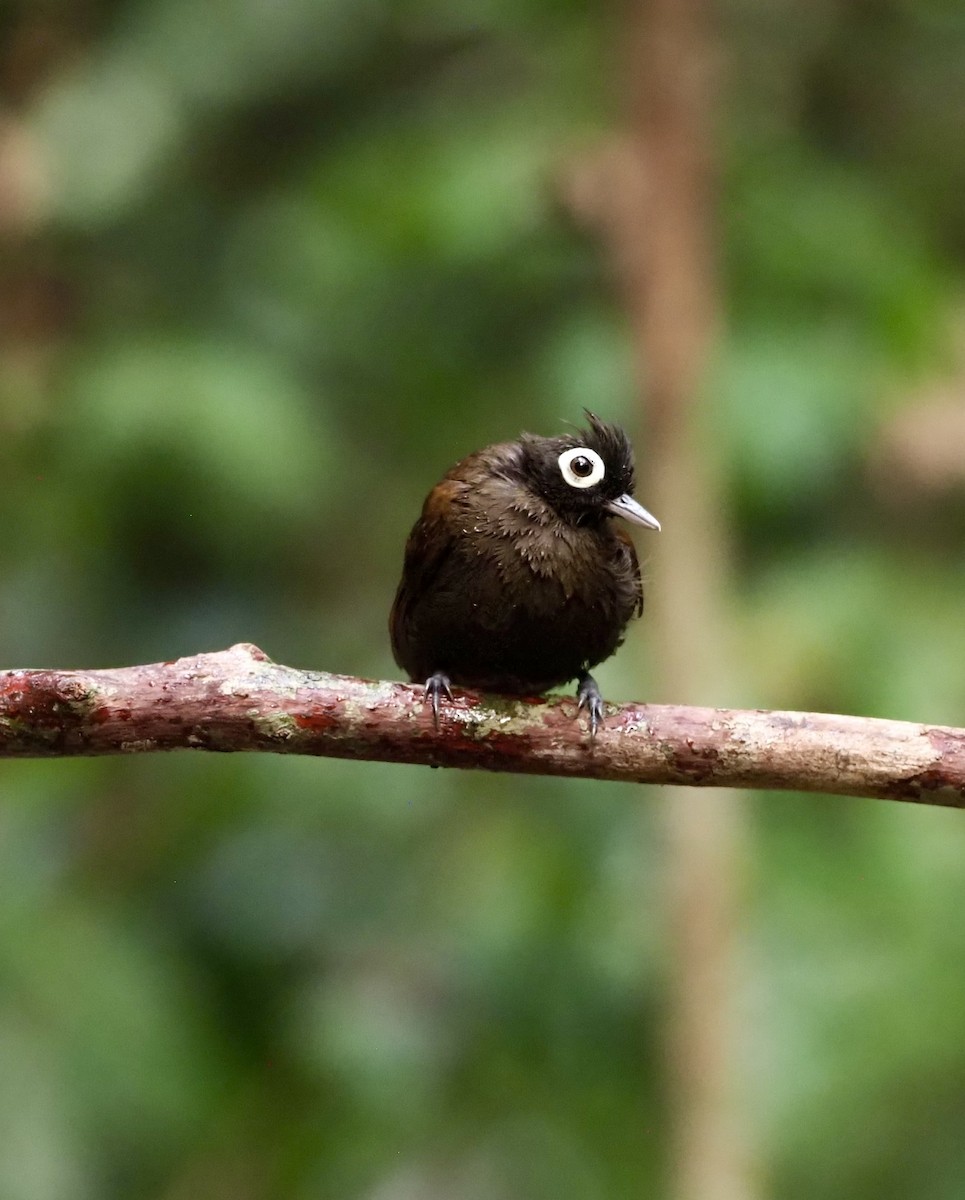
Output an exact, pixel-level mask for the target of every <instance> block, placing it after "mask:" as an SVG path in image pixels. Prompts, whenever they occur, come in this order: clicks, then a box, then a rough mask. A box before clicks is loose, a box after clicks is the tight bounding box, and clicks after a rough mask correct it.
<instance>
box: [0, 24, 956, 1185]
mask: <svg viewBox="0 0 965 1200" xmlns="http://www.w3.org/2000/svg"><path fill="white" fill-rule="evenodd" d="M641 6H642V7H643V8H646V7H647V0H640V4H639V5H638V7H641ZM710 18H711V19H710V21H709V24H708V27H707V33H706V37H707V39H708V42H709V47H710V57H711V58H712V60H713V64H714V78H715V82H714V84H713V90H712V93H711V110H712V111H711V112H710V117H711V120H712V127H713V135H712V138H711V146H712V151H713V160H714V161H713V166H712V169H711V170H710V171H709V173H708V178H710V179H711V181H712V184H711V195H710V200H709V210H710V218H709V219H710V227H711V228H712V237H713V255H712V257H713V261H714V263H715V271H716V283H715V284H714V285H713V291H714V295H715V305H716V307H717V317H716V326H717V336H716V337H715V339H714V346H713V350H712V353H711V355H710V366H709V368H708V371H707V378H706V379H705V387H704V392H703V407H702V414H703V416H702V420H703V422H704V424H705V433H706V434H709V435H710V436H706V437H705V439H704V441H705V444H706V445H707V446H708V447H709V448H710V449H709V451H708V452H707V453H706V454H705V458H704V460H703V462H702V463H701V464H699V465H698V469H699V471H701V472H704V471H706V472H707V474H708V477H709V478H712V479H714V480H715V481H716V482H715V484H714V488H715V491H714V492H713V495H714V496H715V501H714V511H715V514H716V520H717V521H718V522H719V533H718V534H716V535H715V536H716V538H717V540H718V541H720V542H722V543H723V546H724V550H725V552H726V553H725V557H726V559H727V564H728V565H727V568H726V571H725V574H726V575H727V579H728V582H727V583H726V584H725V585H724V587H723V589H722V596H723V599H722V604H723V605H724V606H725V607H724V609H723V612H722V614H721V618H720V619H721V623H722V625H723V626H724V627H725V628H726V630H727V634H728V640H729V642H730V653H731V655H732V656H733V661H734V662H735V663H737V664H739V670H735V672H734V676H733V685H732V686H728V684H727V680H726V678H725V680H724V682H723V684H721V683H720V682H719V681H718V683H717V684H716V686H715V694H714V696H713V699H714V700H716V701H720V702H727V703H730V704H733V705H738V704H750V705H754V706H760V707H781V708H801V709H824V710H831V711H846V712H853V713H860V714H867V715H887V716H890V717H896V718H905V719H909V720H920V721H935V722H940V723H944V724H952V725H956V724H957V725H963V724H965V665H963V664H965V619H963V595H965V556H963V553H962V544H963V537H965V290H963V283H965V210H963V206H962V196H963V195H965V71H963V68H962V64H963V62H965V5H963V4H962V3H961V2H960V0H860V2H859V0H817V2H812V3H809V4H799V3H789V2H788V0H776V2H775V0H723V2H722V3H720V4H719V5H717V6H716V7H715V8H714V10H713V12H712V13H711V14H710ZM631 19H632V15H631V13H630V10H629V9H627V10H624V9H621V8H620V7H619V6H614V7H599V6H596V5H593V4H584V3H579V2H577V0H566V2H563V3H561V2H560V0H552V2H550V0H513V3H508V2H505V0H480V2H478V3H475V4H469V3H466V2H464V0H448V2H443V0H396V2H395V3H388V2H387V0H217V2H211V3H197V2H196V0H2V3H0V471H2V478H3V486H2V488H0V519H2V528H3V538H2V540H0V665H3V666H5V667H13V666H59V667H81V666H83V667H94V666H115V665H122V664H128V663H136V662H149V661H155V660H159V659H167V658H174V657H177V656H179V655H184V654H190V653H195V652H198V651H201V650H214V649H219V648H223V647H226V646H228V645H230V644H231V643H233V642H236V641H241V640H244V641H252V642H255V643H257V644H258V645H260V646H261V647H262V648H263V649H264V650H265V651H266V652H267V653H268V654H270V655H271V656H272V657H273V658H275V659H277V660H279V661H283V662H286V663H290V664H292V665H297V666H304V667H312V668H320V669H326V670H331V671H338V672H345V673H351V674H362V675H371V676H397V674H398V672H397V669H396V668H395V667H394V665H393V663H392V661H391V657H390V653H389V648H388V642H387V636H386V632H385V621H386V616H387V612H388V608H389V605H390V603H391V599H392V594H393V591H394V588H395V584H396V581H397V576H398V572H399V569H400V566H401V553H402V546H403V542H404V539H405V536H406V533H407V532H408V529H409V527H410V525H411V523H412V521H413V520H414V518H415V516H416V514H417V512H418V508H419V505H420V504H421V501H422V498H423V496H424V494H425V492H426V491H427V489H428V487H429V486H430V485H431V484H432V483H433V482H434V481H435V480H436V479H437V478H438V477H439V475H440V474H441V473H442V472H443V471H444V470H445V469H446V468H447V467H448V466H449V465H450V464H451V463H452V462H453V461H455V460H456V459H457V458H459V457H461V456H462V455H464V454H465V453H467V452H469V451H471V450H473V449H476V448H478V447H479V446H482V445H484V444H486V443H488V442H491V441H496V440H501V439H504V438H507V437H512V436H515V435H516V434H517V433H518V432H519V431H520V430H521V429H524V428H525V429H529V430H532V431H536V432H544V433H552V432H555V431H557V430H558V429H559V428H560V427H561V423H562V421H564V420H576V419H578V418H579V416H580V412H581V409H582V407H583V406H584V405H588V406H590V407H592V408H593V409H595V410H596V411H598V412H600V413H603V414H605V415H607V416H611V417H616V418H619V419H624V420H626V421H627V423H628V424H630V425H631V426H632V427H633V428H634V429H635V430H636V432H637V434H638V435H639V436H638V452H639V459H640V480H639V484H638V495H639V496H640V498H641V500H642V501H643V502H644V503H645V504H647V505H649V506H652V507H653V508H654V511H656V512H657V515H658V516H659V517H660V518H661V520H662V521H663V522H664V528H665V530H668V531H670V530H672V529H673V526H674V521H675V513H674V512H672V511H663V510H661V509H658V508H657V503H656V500H655V499H654V497H653V494H652V493H651V492H648V480H649V479H650V477H651V473H652V464H651V463H648V439H647V433H646V431H647V419H646V408H645V403H646V394H645V392H644V402H643V403H644V407H643V408H641V401H640V399H639V396H638V392H639V386H638V381H639V377H640V368H639V359H640V350H639V346H638V345H637V344H636V343H635V337H634V333H633V327H632V322H631V321H628V319H627V316H626V313H625V304H624V299H625V296H624V294H623V290H622V289H621V287H620V286H619V284H618V282H617V280H616V279H615V276H616V275H617V274H618V272H615V271H614V264H615V262H616V260H617V258H618V256H615V255H614V253H613V249H612V246H609V247H608V244H607V240H606V238H605V237H603V236H601V234H600V229H599V225H598V223H597V225H596V226H595V227H594V222H593V221H589V222H588V221H587V220H586V219H585V217H586V213H585V211H584V210H585V207H586V206H585V204H582V203H581V202H580V197H581V196H582V192H581V191H580V186H579V179H580V178H581V176H580V170H581V166H582V165H585V164H586V163H588V162H591V161H594V156H596V155H597V154H598V153H599V149H600V147H601V146H604V145H607V144H610V139H612V138H613V136H614V133H615V131H619V129H620V128H621V127H622V124H623V123H624V121H625V120H626V119H627V118H628V113H629V112H631V110H632V107H633V94H634V86H635V84H634V78H635V73H634V69H633V63H632V62H630V63H628V61H627V50H626V43H627V37H626V32H627V28H628V22H630V21H631ZM641 53H643V54H646V48H645V47H644V48H643V49H642V51H641ZM681 70H682V71H684V72H686V70H687V63H686V62H682V63H681ZM640 72H643V65H641V66H640ZM643 73H645V72H643ZM631 119H632V118H631ZM644 357H645V355H644ZM635 364H636V365H635ZM643 368H644V372H645V370H646V363H645V362H644V364H643ZM659 494H661V495H663V494H666V488H662V490H661V491H660V493H659ZM661 536H663V535H661ZM639 545H640V550H641V555H642V556H643V558H644V559H645V562H646V565H645V574H646V575H647V576H648V577H650V578H652V579H653V587H654V588H657V589H658V590H659V586H660V585H659V563H660V559H659V553H660V551H658V550H657V548H656V546H655V545H654V543H653V542H652V541H647V540H645V538H641V539H640V540H639ZM658 610H659V605H658ZM658 629H659V621H658V620H656V619H654V620H652V621H650V622H648V620H647V619H646V618H645V619H644V621H643V622H642V623H641V624H640V625H638V626H636V627H635V628H634V629H633V630H632V631H631V634H630V638H629V641H628V645H627V648H626V649H625V651H624V652H623V654H622V655H621V656H620V657H618V658H617V659H615V660H614V661H613V662H612V663H609V664H607V665H606V666H605V667H604V668H602V669H601V670H600V672H599V678H600V681H601V685H602V686H603V690H604V694H605V695H607V696H608V697H610V698H611V699H620V698H623V699H657V698H659V699H666V700H677V701H687V702H699V701H700V700H701V699H707V697H705V696H701V695H698V694H692V690H693V689H686V688H684V687H683V685H681V687H680V689H679V690H677V691H675V689H674V687H673V684H672V682H671V683H668V682H667V680H666V678H665V677H664V678H662V680H661V683H660V686H659V689H658V691H659V695H654V689H653V687H652V686H651V684H650V682H649V681H648V680H649V677H648V660H649V659H650V658H651V657H652V655H653V654H654V652H655V651H654V645H653V639H654V638H655V636H656V631H657V630H658ZM677 803H680V801H679V800H678V801H677ZM683 803H686V797H685V798H684V800H683ZM664 804H665V801H664V797H663V794H662V793H661V791H660V790H659V789H650V790H647V791H642V790H639V789H633V788H629V787H625V786H622V785H613V786H611V785H604V784H599V783H581V782H579V781H572V780H571V781H558V780H547V779H534V778H511V777H498V776H492V777H489V776H484V775H478V776H477V775H473V774H458V773H455V772H448V771H428V770H424V769H420V768H415V767H402V766H399V767H397V766H385V765H378V764H366V763H342V762H336V761H327V760H318V761H314V760H299V759H291V760H286V759H284V758H274V757H269V756H259V755H252V756H218V757H214V756H213V757H211V758H206V757H204V756H202V755H169V756H158V757H145V758H139V759H130V760H127V759H120V758H118V759H105V760H102V761H86V762H82V761H61V762H57V761H51V762H39V761H38V762H16V763H15V762H8V763H5V764H4V765H3V767H2V770H0V1197H2V1200H68V1198H69V1200H114V1198H117V1200H142V1198H143V1200H192V1198H194V1197H210V1198H212V1200H222V1198H224V1200H275V1198H278V1200H281V1198H286V1200H289V1198H290V1200H322V1198H329V1197H331V1198H333V1200H354V1198H356V1197H358V1198H360V1200H544V1198H545V1200H550V1198H552V1200H565V1198H569V1197H573V1198H579V1200H604V1198H606V1200H609V1198H611V1197H618V1198H621V1200H622V1198H623V1197H631V1196H644V1197H662V1196H668V1195H671V1194H673V1193H674V1188H675V1184H674V1182H673V1180H674V1178H675V1168H674V1165H673V1162H672V1158H673V1154H674V1151H673V1149H672V1148H673V1146H674V1145H675V1144H676V1145H679V1144H680V1139H679V1137H678V1136H677V1135H676V1134H675V1131H674V1129H673V1127H672V1126H673V1125H674V1123H675V1122H679V1121H680V1120H681V1119H682V1118H681V1113H683V1114H684V1117H685V1115H686V1108H687V1099H686V1096H683V1097H681V1096H679V1095H677V1099H676V1101H674V1102H673V1103H671V1099H670V1098H671V1095H672V1094H673V1093H675V1092H677V1091H679V1089H678V1088H676V1086H675V1084H674V1068H673V1066H672V1063H671V1058H672V1056H670V1055H668V1053H667V1043H666V1031H667V1028H668V1026H669V1025H671V1024H672V1022H673V1020H674V1011H673V1010H674V1007H675V1005H676V1004H678V1003H679V993H678V992H677V991H675V990H674V988H673V987H672V986H671V982H670V981H671V977H672V976H673V975H674V968H673V956H674V944H673V943H674V939H673V937H672V936H671V935H670V933H669V932H668V930H670V929H671V928H672V927H673V922H672V921H671V920H669V918H668V907H669V906H670V905H671V903H672V902H671V901H669V900H668V887H667V875H668V853H669V850H668V833H667V825H666V823H665V822H664V820H663V816H662V809H663V806H664ZM741 821H742V833H741V836H740V838H739V840H740V841H741V842H742V844H743V849H742V850H740V851H736V852H735V857H734V859H733V861H732V862H730V863H729V865H727V866H726V868H725V870H726V871H727V872H729V873H730V875H731V876H732V878H733V879H734V880H735V881H736V891H737V893H738V894H739V903H738V905H737V908H736V915H735V918H734V926H735V930H734V933H733V936H732V937H731V938H730V939H729V940H728V944H727V948H726V949H727V958H728V965H727V973H728V978H729V980H730V983H729V984H728V989H729V991H728V994H729V996H730V1001H731V1002H732V1009H733V1014H734V1015H733V1037H732V1038H731V1041H732V1045H731V1047H730V1050H729V1051H728V1054H727V1056H726V1057H728V1063H729V1065H728V1067H727V1072H728V1076H729V1083H728V1088H729V1090H730V1092H731V1093H732V1094H733V1096H734V1097H736V1099H735V1100H734V1101H733V1103H734V1105H735V1108H736V1111H737V1112H738V1114H739V1115H738V1118H737V1121H736V1123H735V1128H736V1127H738V1126H739V1130H740V1131H739V1133H735V1135H734V1136H735V1138H739V1140H740V1142H741V1149H740V1156H741V1158H742V1161H743V1163H744V1166H743V1167H742V1171H741V1180H740V1182H739V1184H737V1185H735V1186H734V1187H732V1188H731V1189H730V1190H728V1189H727V1188H726V1187H724V1186H723V1184H722V1186H721V1188H720V1189H718V1190H716V1192H715V1193H714V1194H711V1192H709V1191H708V1192H706V1193H705V1200H718V1197H719V1198H725V1197H726V1198H727V1200H731V1198H732V1197H733V1198H738V1200H740V1198H744V1197H749V1196H751V1195H754V1196H761V1197H763V1196H773V1197H780V1198H781V1200H811V1198H813V1197H815V1196H821V1197H822V1198H823V1200H860V1198H862V1197H869V1198H870V1197H875V1200H883V1198H887V1197H907V1196H909V1195H914V1196H916V1197H919V1198H920V1200H957V1198H960V1197H963V1196H965V1141H963V1139H962V1136H961V1130H962V1126H963V1121H965V921H963V919H962V917H961V913H962V912H963V911H965V871H963V869H962V864H963V862H965V825H963V819H962V816H961V814H959V813H955V812H951V811H943V810H932V811H929V810H925V809H921V810H918V809H915V808H913V807H911V806H899V805H888V804H885V803H880V802H871V801H849V800H844V799H840V798H824V797H804V796H793V795H757V796H754V797H751V798H749V800H748V801H747V802H746V804H745V806H744V810H743V816H742V818H741ZM711 1016H712V1013H711ZM728 1036H730V1035H728ZM674 1114H676V1115H674ZM725 1124H726V1123H725Z"/></svg>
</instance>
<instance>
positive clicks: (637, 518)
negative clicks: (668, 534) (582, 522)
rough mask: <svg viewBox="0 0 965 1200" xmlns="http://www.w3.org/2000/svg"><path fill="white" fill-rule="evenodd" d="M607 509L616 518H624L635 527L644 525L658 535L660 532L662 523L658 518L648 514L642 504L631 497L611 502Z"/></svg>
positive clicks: (619, 498)
mask: <svg viewBox="0 0 965 1200" xmlns="http://www.w3.org/2000/svg"><path fill="white" fill-rule="evenodd" d="M606 508H607V512H611V513H613V515H614V516H615V517H623V519H624V520H625V521H630V522H632V524H634V525H643V526H645V528H647V529H656V530H657V532H658V533H659V532H660V522H659V521H658V520H657V518H656V517H655V516H653V514H652V513H648V512H647V510H646V509H645V508H644V507H643V505H642V504H637V502H636V500H634V498H633V497H632V496H630V495H626V496H620V497H618V498H617V499H616V500H611V501H610V503H609V504H608V505H607V506H606Z"/></svg>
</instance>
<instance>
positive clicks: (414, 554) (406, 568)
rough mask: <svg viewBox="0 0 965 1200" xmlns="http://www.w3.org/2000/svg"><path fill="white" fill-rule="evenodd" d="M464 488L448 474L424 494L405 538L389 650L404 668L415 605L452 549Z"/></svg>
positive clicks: (393, 605) (463, 485)
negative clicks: (453, 524) (420, 508)
mask: <svg viewBox="0 0 965 1200" xmlns="http://www.w3.org/2000/svg"><path fill="white" fill-rule="evenodd" d="M464 491H465V484H464V483H462V482H461V481H460V480H458V479H452V478H449V477H447V478H445V479H443V480H442V482H441V483H437V484H436V486H435V487H434V488H433V489H432V491H431V492H430V493H429V495H428V496H427V497H426V502H425V504H424V505H423V507H422V515H421V516H420V517H419V520H418V521H416V523H415V525H414V526H413V529H412V532H411V533H410V534H409V537H408V540H407V541H406V544H405V560H404V563H403V567H402V579H401V581H400V583H399V587H398V590H397V591H396V593H395V600H394V601H393V604H392V612H391V613H390V615H389V634H390V637H391V640H392V654H393V656H394V658H395V661H396V662H397V663H398V664H399V666H400V667H402V668H403V669H404V670H408V667H407V666H406V664H405V662H404V661H403V659H404V658H405V657H406V655H405V651H404V647H405V644H406V642H407V640H408V639H407V633H408V630H409V627H410V623H411V621H412V617H413V612H414V609H415V606H416V604H417V603H418V601H419V598H420V597H421V596H424V595H425V594H426V592H427V591H428V590H429V589H430V588H431V587H432V584H433V581H434V580H435V578H436V576H437V575H438V574H439V570H440V568H441V567H442V564H443V563H444V562H445V561H446V559H447V558H448V557H449V555H450V554H451V553H452V548H453V532H452V529H451V527H450V526H451V523H452V520H453V517H454V516H455V515H456V513H457V512H458V510H459V508H460V507H461V506H460V504H459V501H460V499H461V496H462V494H463V492H464Z"/></svg>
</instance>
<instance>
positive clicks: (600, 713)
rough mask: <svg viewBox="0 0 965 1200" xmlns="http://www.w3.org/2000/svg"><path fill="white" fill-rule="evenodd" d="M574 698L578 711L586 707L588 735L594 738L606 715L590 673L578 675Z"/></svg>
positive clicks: (601, 699) (595, 683)
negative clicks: (588, 719) (588, 720)
mask: <svg viewBox="0 0 965 1200" xmlns="http://www.w3.org/2000/svg"><path fill="white" fill-rule="evenodd" d="M576 699H577V705H576V711H577V712H578V713H579V711H580V710H581V709H584V708H585V709H586V712H587V716H589V718H590V737H591V738H595V737H596V731H597V730H598V729H599V728H600V726H601V725H602V724H603V718H604V717H605V716H606V706H605V705H604V703H603V697H602V696H601V695H600V689H599V687H597V682H596V680H595V679H594V678H593V676H592V675H586V674H584V675H581V676H580V678H579V682H578V685H577V688H576Z"/></svg>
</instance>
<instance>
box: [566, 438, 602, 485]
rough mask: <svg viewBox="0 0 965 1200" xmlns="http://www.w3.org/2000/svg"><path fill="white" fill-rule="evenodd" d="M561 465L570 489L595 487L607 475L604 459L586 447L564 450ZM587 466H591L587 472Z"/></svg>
mask: <svg viewBox="0 0 965 1200" xmlns="http://www.w3.org/2000/svg"><path fill="white" fill-rule="evenodd" d="M559 464H560V470H561V471H562V473H563V478H564V479H565V480H566V482H567V483H568V484H569V485H570V487H575V488H589V487H593V485H594V484H595V483H599V482H600V480H601V479H602V478H603V476H604V475H605V474H606V467H605V466H604V463H603V459H602V458H600V456H599V454H597V452H596V451H595V450H590V449H588V448H587V447H586V446H577V447H575V448H574V449H573V450H564V451H563V453H562V454H561V455H560V457H559ZM587 466H589V470H587Z"/></svg>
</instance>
